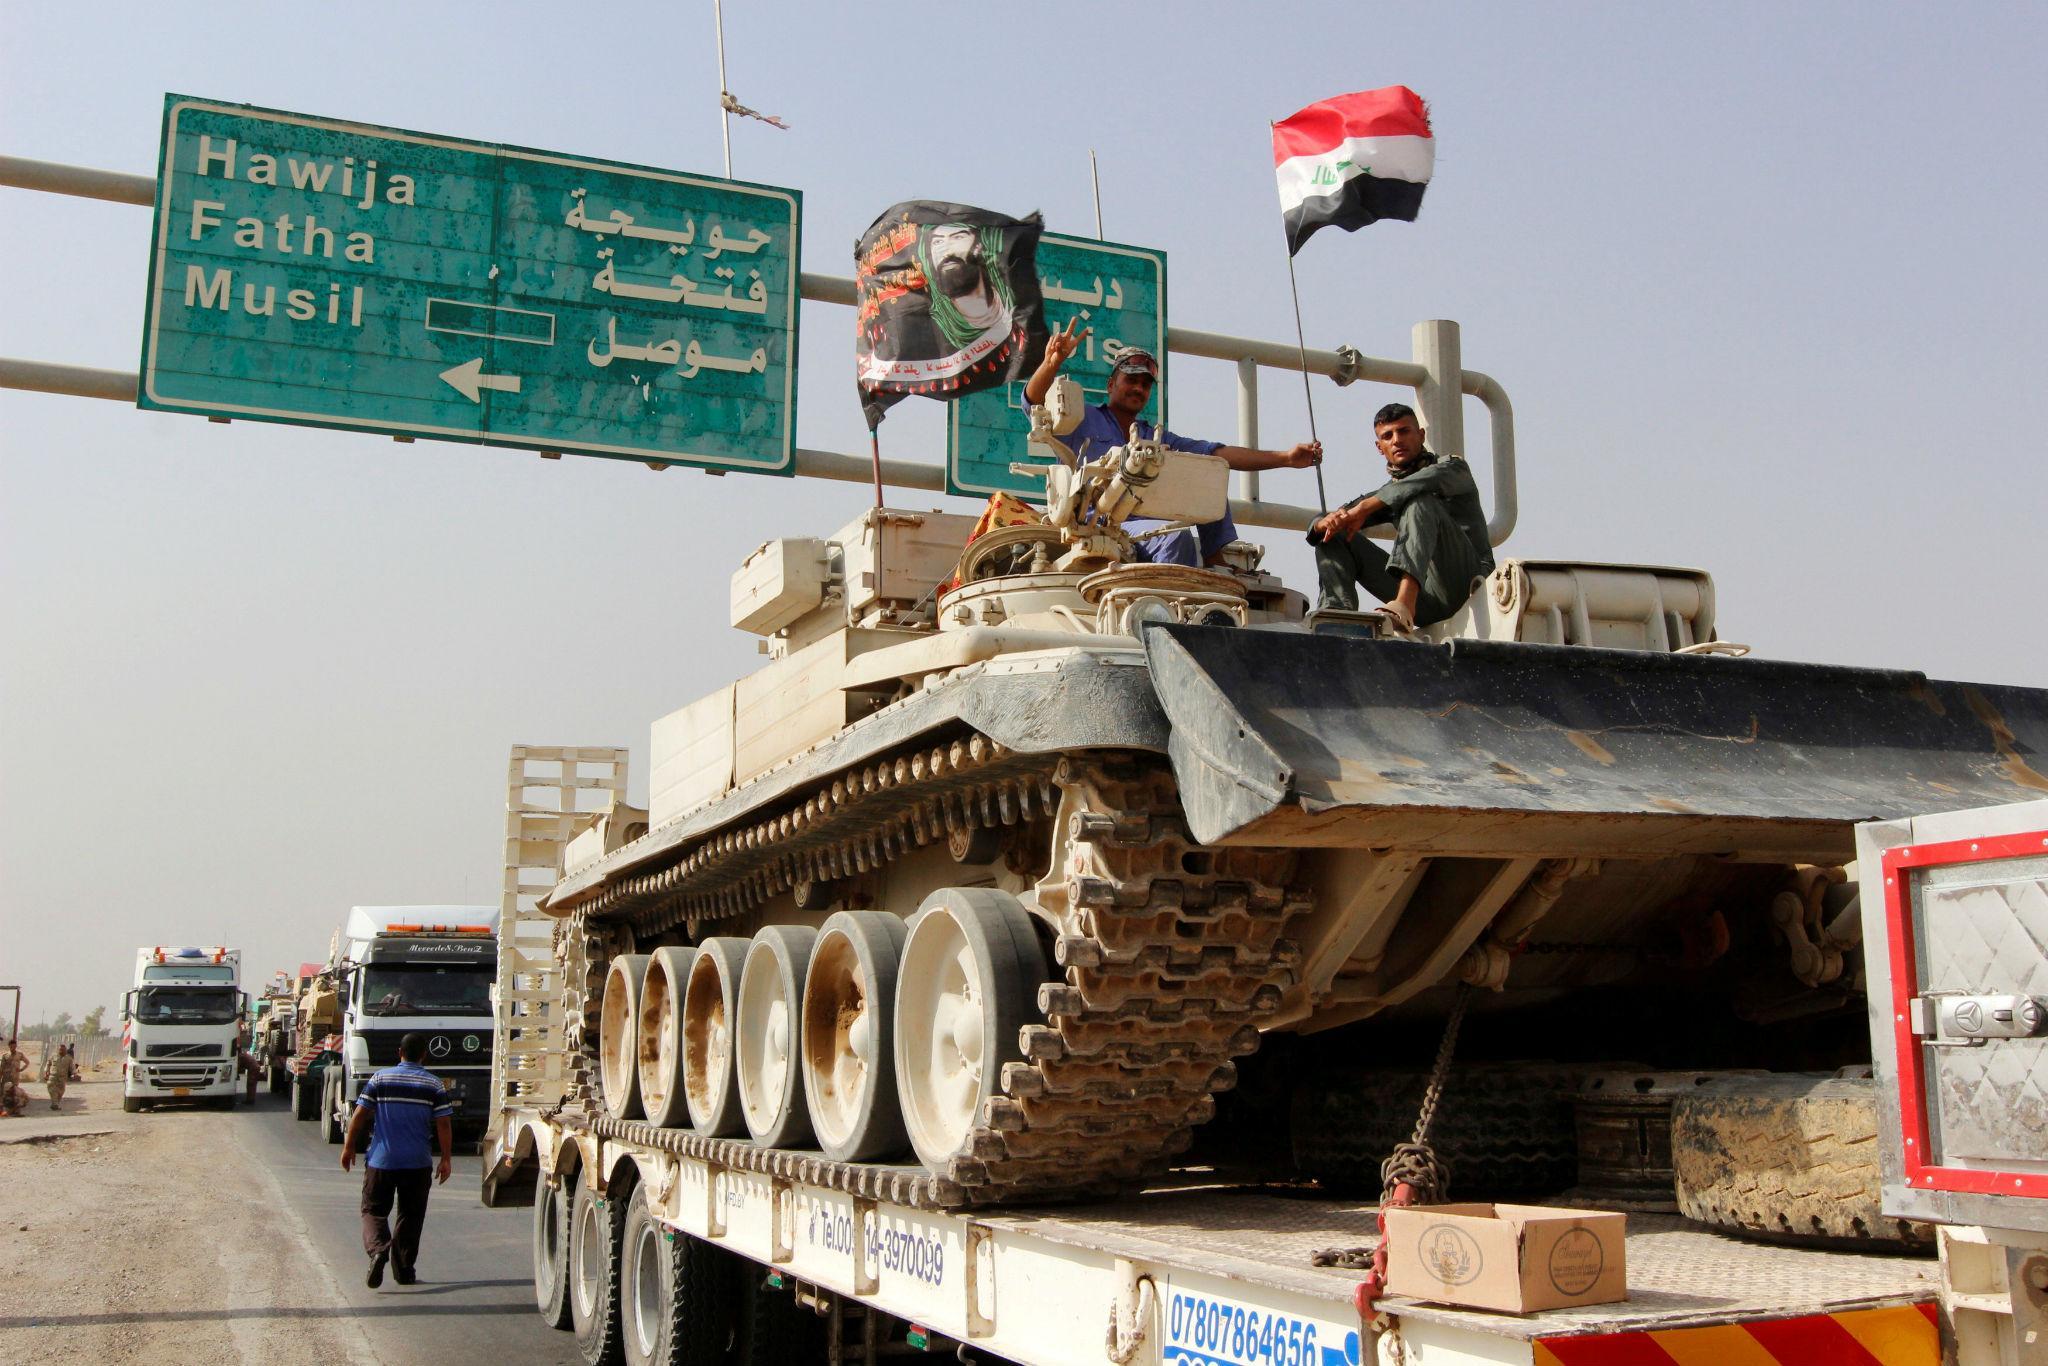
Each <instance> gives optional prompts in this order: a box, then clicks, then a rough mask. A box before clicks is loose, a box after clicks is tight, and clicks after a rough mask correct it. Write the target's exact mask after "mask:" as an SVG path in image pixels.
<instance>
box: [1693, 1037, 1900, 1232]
mask: <svg viewBox="0 0 2048 1366" xmlns="http://www.w3.org/2000/svg"><path fill="white" fill-rule="evenodd" d="M1671 1157H1672V1169H1673V1171H1674V1172H1675V1173H1676V1185H1677V1188H1678V1209H1679V1212H1680V1213H1681V1214H1683V1215H1684V1216H1685V1217H1686V1218H1688V1219H1691V1220H1692V1221H1694V1222H1695V1223H1700V1224H1706V1225H1709V1226H1710V1227H1713V1228H1718V1229H1725V1230H1727V1231H1728V1232H1730V1233H1738V1234H1741V1235H1743V1236H1745V1237H1750V1238H1757V1239H1761V1240H1763V1241H1766V1242H1773V1243H1797V1244H1803V1245H1806V1246H1812V1247H1836V1248H1847V1249H1857V1248H1862V1249H1870V1248H1886V1249H1890V1250H1893V1251H1908V1250H1912V1251H1932V1250H1933V1247H1934V1230H1933V1228H1932V1226H1930V1225H1927V1224H1922V1223H1916V1222H1914V1221H1912V1220H1909V1219H1899V1218H1894V1217H1892V1216H1889V1215H1886V1214H1885V1213H1884V1212H1883V1210H1882V1209H1881V1208H1880V1207H1879V1186H1880V1176H1879V1171H1878V1152H1877V1090H1876V1086H1875V1084H1874V1083H1873V1082H1872V1081H1871V1080H1870V1079H1869V1078H1868V1077H1840V1076H1835V1075H1833V1074H1831V1073H1818V1074H1816V1073H1779V1074H1777V1075H1763V1076H1748V1077H1730V1078H1727V1079H1725V1080H1721V1081H1716V1082H1713V1083H1711V1084H1709V1085H1706V1086H1702V1087H1700V1088H1699V1089H1697V1090H1695V1091H1691V1092H1688V1093H1686V1094H1684V1095H1681V1096H1679V1097H1678V1098H1677V1099H1676V1100H1674V1101H1673V1102H1672V1107H1671Z"/></svg>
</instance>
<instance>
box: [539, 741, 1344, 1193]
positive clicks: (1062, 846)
mask: <svg viewBox="0 0 2048 1366" xmlns="http://www.w3.org/2000/svg"><path fill="white" fill-rule="evenodd" d="M1039 821H1049V822H1051V823H1052V834H1053V839H1052V847H1053V851H1054V855H1055V860H1056V863H1055V866H1054V868H1053V869H1052V870H1051V872H1050V873H1049V874H1048V875H1047V876H1046V877H1045V879H1044V880H1043V881H1041V882H1040V884H1039V886H1038V901H1039V905H1040V908H1041V909H1042V910H1043V911H1045V912H1046V913H1047V914H1048V915H1049V916H1050V917H1051V919H1052V921H1053V922H1054V923H1055V924H1056V925H1057V926H1058V929H1057V932H1056V933H1055V934H1054V935H1053V936H1052V957H1053V960H1054V963H1055V964H1056V965H1057V967H1058V969H1059V970H1060V975H1061V980H1058V981H1051V982H1047V983H1045V984H1043V985H1042V986H1041V987H1040V988H1039V993H1038V1005H1039V1008H1040V1010H1041V1011H1042V1012H1043V1013H1044V1015H1045V1017H1046V1023H1044V1024H1031V1025H1027V1026H1025V1028H1024V1029H1023V1031H1022V1038H1021V1046H1022V1052H1023V1055H1024V1060H1023V1061H1022V1062H1012V1063H1009V1064H1007V1065H1006V1066H1005V1067H1004V1068H1003V1071H1002V1075H1001V1078H1000V1083H1001V1089H1000V1094H997V1095H994V1096H992V1097H990V1098H989V1100H988V1101H987V1102H985V1104H984V1107H983V1113H982V1115H981V1122H980V1123H979V1124H978V1125H977V1127H976V1129H975V1131H974V1132H973V1134H972V1135H971V1137H970V1141H969V1143H968V1146H967V1151H966V1153H965V1155H963V1156H959V1157H956V1158H954V1159H953V1160H952V1162H951V1163H950V1164H949V1166H948V1169H947V1170H946V1171H944V1172H941V1173H935V1174H934V1175H935V1177H937V1178H938V1179H937V1180H935V1181H934V1182H933V1184H932V1187H931V1194H932V1196H933V1197H934V1198H935V1199H937V1200H938V1201H939V1202H940V1203H944V1204H949V1205H950V1204H958V1205H977V1204H994V1203H1000V1202H1005V1201H1016V1200H1024V1199H1046V1198H1074V1197H1079V1196H1087V1195H1095V1194H1100V1193H1105V1192H1107V1191H1110V1190H1113V1189H1116V1188H1118V1187H1121V1186H1125V1185H1128V1184H1129V1183H1130V1182H1132V1181H1135V1180H1137V1179H1139V1178H1141V1177H1143V1176H1145V1175H1146V1174H1148V1173H1150V1172H1153V1171H1156V1170H1158V1169H1160V1168H1162V1167H1163V1166H1164V1165H1165V1164H1166V1162H1167V1161H1168V1160H1169V1159H1171V1158H1172V1157H1174V1156H1177V1155H1178V1154H1180V1153H1182V1152H1184V1151H1186V1149H1187V1147H1188V1145H1189V1144H1190V1143H1191V1142H1192V1140H1193V1132H1194V1129H1195V1127H1196V1126H1197V1125H1199V1124H1201V1123H1203V1122H1204V1121H1206V1120H1207V1119H1208V1118H1209V1117H1210V1116H1211V1115H1212V1114H1213V1113H1214V1111H1215V1100H1214V1095H1215V1093H1217V1092H1220V1091H1225V1090H1228V1089H1230V1087H1231V1086H1233V1085H1234V1084H1235V1083H1236V1067H1235V1064H1234V1061H1233V1060H1234V1059H1236V1058H1238V1057H1242V1056H1244V1055H1246V1054H1248V1053H1250V1052H1252V1051H1253V1050H1254V1049H1256V1048H1257V1047H1258V1039H1259V1035H1258V1029H1257V1025H1256V1021H1257V1020H1258V1019H1259V1018H1261V1017H1262V1016H1264V1015H1267V1014H1270V1013H1271V1012H1272V1011H1273V1010H1274V1009H1275V1008H1276V1007H1277V1006H1278V1005H1279V1003H1280V999H1281V996H1282V993H1283V992H1284V991H1285V990H1286V988H1287V987H1289V986H1291V985H1292V984H1293V981H1294V974H1295V970H1296V968H1297V967H1298V966H1299V963H1300V958H1301V954H1300V949H1299V947H1298V946H1297V945H1295V944H1293V943H1292V942H1290V941H1288V940H1287V939H1285V938H1283V932H1284V930H1285V928H1286V924H1287V922H1288V920H1289V919H1290V918H1291V917H1293V916H1294V915H1296V914H1299V913H1301V912H1303V911H1305V910H1307V909H1308V906H1309V902H1308V898H1307V896H1306V895H1305V894H1304V893H1302V892H1300V891H1298V890H1296V889H1295V888H1293V887H1292V886H1291V882H1292V878H1293V875H1294V866H1295V855H1294V854H1293V853H1292V851H1287V850H1266V849H1252V848H1246V849H1238V848H1228V849H1226V848H1210V847H1205V846H1201V845H1197V844H1195V843H1194V842H1193V841H1192V839H1191V838H1190V836H1189V835H1188V832H1187V828H1186V825H1185V823H1184V821H1183V820H1182V818H1181V814H1180V805H1179V799H1178V795H1177V790H1176V788H1175V784H1174V780H1173V775H1172V771H1171V769H1170V768H1169V767H1168V766H1167V764H1166V761H1165V760H1163V759H1159V758H1156V757H1153V756H1146V755H1128V754H1111V755H1107V756H1076V755H1067V756H1058V755H1022V754H1017V753H1015V752H1013V751H1010V750H1008V749H1006V748H1004V747H1003V746H1001V745H999V744H997V743H996V742H994V741H992V740H989V739H988V738H987V737H985V736H981V735H971V736H966V737H963V738H961V739H958V740H955V741H952V742H950V743H947V744H941V745H938V746H934V747H931V748H923V747H920V748H919V749H918V750H917V751H916V752H914V753H910V754H905V755H901V756H897V757H894V758H891V759H886V760H881V761H877V762H876V763H874V764H870V765H867V766H865V767H863V768H861V769H858V770H855V771H853V772H850V773H848V774H845V775H842V776H841V777H839V778H835V779H834V780H833V781H832V782H831V784H830V785H829V786H827V787H821V788H820V789H819V790H817V791H815V792H813V793H811V794H809V795H807V796H805V797H804V798H802V799H801V801H799V802H796V803H793V804H791V805H790V806H788V807H787V808H786V809H785V810H783V811H781V812H779V813H777V814H775V815H772V816H766V817H763V818H761V819H759V820H755V821H752V822H749V823H746V824H744V825H740V826H737V827H734V828H732V829H729V830H726V831H724V832H720V833H718V834H715V835H711V836H709V837H707V838H706V839H705V840H703V841H701V842H699V843H698V844H696V845H694V846H691V847H689V848H687V849H686V850H684V851H683V852H682V853H681V855H680V857H679V858H678V859H677V860H676V861H675V862H674V863H672V864H671V865H670V866H668V867H665V868H663V869H660V870H658V871H654V872H650V873H645V874H639V875H636V876H633V877H629V878H623V879H620V880H619V881H617V882H614V883H611V884H607V885H606V886H605V887H603V888H602V889H600V890H598V891H596V892H595V893H593V894H592V895H591V896H589V897H586V898H584V899H582V900H580V901H579V902H578V903H577V904H576V905H575V906H574V907H573V908H572V909H573V922H572V923H574V924H576V925H577V927H578V928H579V929H584V927H587V930H586V931H585V934H584V935H578V936H576V937H577V938H578V941H579V942H578V947H579V948H581V947H583V946H584V945H585V944H587V945H588V946H589V947H588V950H587V951H588V952H589V953H591V954H592V956H593V957H595V955H596V954H597V953H598V952H599V951H600V950H599V946H598V944H597V942H596V941H597V939H598V937H599V933H600V925H602V924H604V923H607V922H608V923H611V924H618V923H619V922H621V921H623V922H625V924H626V925H630V926H631V928H632V930H633V931H634V932H635V933H636V934H637V935H639V936H653V935H656V934H660V933H662V932H664V931H666V930H669V929H672V928H674V927H675V926H677V925H680V924H683V923H684V922H685V921H696V922H700V923H703V922H714V921H720V920H726V919H731V918H734V917H740V916H745V915H748V914H749V913H751V912H752V911H754V910H756V909H758V908H760V907H761V906H762V905H764V904H765V903H766V902H767V901H769V900H770V899H771V898H773V897H775V896H778V895H780V894H781V893H783V892H785V891H796V892H798V893H799V895H800V896H801V895H802V894H803V892H804V891H805V884H810V885H811V886H813V887H816V886H828V885H829V884H832V883H835V882H840V881H843V880H845V879H848V878H852V877H856V876H858V875H860V874H862V873H866V872H869V871H871V870H874V869H878V868H880V867H882V866H883V865H885V864H886V863H888V862H889V861H891V860H893V859H895V858H897V857H899V856H901V855H902V854H903V853H905V852H907V851H909V850H911V849H915V848H919V847H922V846H924V845H927V844H930V843H933V842H936V841H944V840H947V839H949V838H961V837H965V836H966V835H970V834H972V832H974V831H975V830H978V829H985V828H995V827H1011V826H1016V825H1019V824H1026V823H1033V822H1039ZM693 932H694V930H693ZM586 935H587V937H586ZM594 976H595V974H594V973H593V974H591V978H594ZM571 977H572V990H573V988H574V985H575V983H576V982H577V981H578V980H586V981H587V980H590V979H591V978H583V979H577V978H576V975H575V974H573V973H572V974H571ZM572 1011H573V1007H572ZM585 1070H586V1069H583V1068H578V1069H577V1071H578V1073H579V1074H580V1073H583V1072H584V1071H585ZM578 1080H579V1081H580V1080H582V1077H581V1076H579V1078H578ZM571 1091H572V1093H573V1095H574V1099H575V1100H576V1101H578V1102H581V1103H582V1105H583V1106H585V1107H587V1108H588V1109H589V1110H590V1112H591V1113H593V1114H595V1113H599V1112H601V1108H602V1107H601V1106H600V1105H598V1104H596V1097H595V1095H594V1093H593V1091H592V1089H591V1087H590V1086H588V1085H572V1087H571Z"/></svg>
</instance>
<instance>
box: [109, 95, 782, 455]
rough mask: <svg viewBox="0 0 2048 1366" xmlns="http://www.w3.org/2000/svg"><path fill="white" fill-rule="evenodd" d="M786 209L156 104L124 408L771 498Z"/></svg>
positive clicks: (671, 175)
mask: <svg viewBox="0 0 2048 1366" xmlns="http://www.w3.org/2000/svg"><path fill="white" fill-rule="evenodd" d="M801 205H802V196H801V195H800V194H799V193H798V192H797V191H795V190H784V189H777V188H775V187H772V186H766V185H750V184H745V183H742V182H739V181H732V180H720V179H717V178H715V177H708V176H697V175H686V174H683V173H681V172H677V171H661V170H654V169H650V168H647V167H642V166H629V165H625V164H622V163H619V162H612V161H600V160H597V159H595V158H591V157H572V156H563V155H559V154H556V153H552V152H536V151H530V150H527V149H525V148H519V147H506V146H499V145H495V144H488V143H474V142H460V141H456V140H454V139H450V138H441V137H431V136H426V135H423V134H419V133H410V132H405V131H402V130H399V129H393V128H377V127H371V126H367V125H364V124H357V123H347V122H342V121H339V120H335V119H321V118H311V117H308V116H306V115H301V114H287V113H280V112H277V111H275V110H269V109H256V108H252V107H249V106H247V105H238V104H222V103H218V102H215V101H210V100H199V99H191V98H188V97H185V96H180V95H168V96H166V97H165V99H164V130H163V151H162V160H161V162H160V163H159V167H158V171H157V190H156V230H155V238H154V249H153V251H152V254H151V257H150V271H149V303H148V309H147V315H146V316H147V321H146V323H145V326H144V329H143V338H142V385H141V392H140V394H139V397H138V401H139V403H140V404H141V406H142V407H144V408H156V409H162V410H164V411H168V412H183V413H204V414H207V415H209V416H215V417H237V418H254V419H259V420H263V421H272V422H295V423H305V424H310V425H314V426H324V427H342V428H349V429H354V430H361V431H373V432H383V433H388V434H390V435H393V436H403V437H418V436H424V437H434V438H438V439H443V440H449V441H478V442H490V443H493V444H497V445H507V446H524V447H529V448H534V449H540V450H560V451H580V452H583V453H585V454H590V455H603V456H614V457H617V458H620V459H632V460H649V461H660V462H672V463H680V464H692V465H705V466H711V467H714V468H719V469H741V470H754V471H757V472H761V473H772V474H788V473H790V472H791V471H792V468H793V464H794V458H795V450H796V345H797V287H798V278H797V277H798V271H799V266H798V242H799V215H800V210H801Z"/></svg>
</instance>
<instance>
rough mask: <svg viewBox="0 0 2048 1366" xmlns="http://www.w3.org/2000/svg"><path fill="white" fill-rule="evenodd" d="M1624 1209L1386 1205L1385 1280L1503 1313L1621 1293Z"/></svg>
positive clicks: (1442, 1300)
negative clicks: (1604, 1211) (1619, 1211)
mask: <svg viewBox="0 0 2048 1366" xmlns="http://www.w3.org/2000/svg"><path fill="white" fill-rule="evenodd" d="M1627 1225H1628V1216H1627V1215H1625V1214H1601V1213H1593V1212H1589V1211H1587V1210H1576V1209H1555V1208H1552V1207H1550V1206H1547V1205H1479V1204H1470V1205H1416V1206H1412V1207H1410V1208H1405V1209H1401V1208H1396V1209H1390V1210H1388V1211H1387V1233H1386V1236H1387V1242H1388V1253H1387V1289H1388V1291H1390V1292H1391V1293H1393V1294H1396V1295H1406V1296H1408V1297H1410V1298H1411V1299H1418V1300H1432V1301H1434V1302H1436V1303H1438V1304H1456V1305H1463V1306H1465V1307H1467V1308H1471V1309H1500V1310H1505V1311H1506V1312H1508V1313H1510V1314H1527V1313H1533V1312H1535V1311H1536V1310H1539V1309H1565V1308H1570V1307H1572V1306H1576V1305H1584V1304H1611V1303H1613V1302H1615V1301H1617V1300H1625V1299H1627V1298H1628V1273H1627V1268H1626V1266H1625V1265H1624V1263H1625V1261H1626V1257H1625V1255H1624V1252H1623V1239H1624V1237H1625V1236H1626V1234H1627Z"/></svg>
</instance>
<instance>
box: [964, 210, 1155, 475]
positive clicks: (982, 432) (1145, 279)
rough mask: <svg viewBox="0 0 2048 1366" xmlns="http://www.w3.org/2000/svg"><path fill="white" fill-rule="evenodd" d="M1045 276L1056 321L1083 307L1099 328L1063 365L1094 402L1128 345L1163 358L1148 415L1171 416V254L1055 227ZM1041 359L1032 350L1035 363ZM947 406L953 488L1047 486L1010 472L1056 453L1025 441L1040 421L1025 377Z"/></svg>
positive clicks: (1056, 324) (1043, 257)
mask: <svg viewBox="0 0 2048 1366" xmlns="http://www.w3.org/2000/svg"><path fill="white" fill-rule="evenodd" d="M1038 278H1039V286H1040V288H1041V289H1042V290H1043V291H1044V294H1045V322H1046V326H1047V327H1049V328H1051V329H1052V330H1053V331H1058V330H1059V329H1060V328H1062V327H1065V326H1066V325H1067V321H1068V319H1070V318H1073V317H1074V316H1076V315H1077V314H1078V315H1079V316H1080V318H1081V321H1082V325H1083V326H1085V327H1087V328H1089V329H1090V333H1089V337H1088V340H1087V341H1085V342H1083V343H1082V345H1081V349H1080V350H1079V351H1077V352H1076V353H1075V354H1074V356H1073V358H1072V359H1071V360H1069V361H1068V362H1067V363H1066V365H1065V367H1064V368H1063V370H1062V373H1064V374H1066V375H1068V376H1070V377H1072V379H1073V380H1074V382H1075V383H1077V384H1079V385H1080V386H1081V392H1082V393H1083V394H1084V395H1086V396H1087V399H1088V401H1089V402H1090V403H1100V402H1102V400H1103V398H1104V396H1105V393H1106V391H1107V386H1108V383H1109V367H1110V366H1111V365H1112V364H1114V363H1115V361H1116V358H1117V357H1118V356H1120V355H1122V354H1123V353H1124V351H1126V350H1127V349H1129V348H1131V347H1134V346H1135V347H1142V348H1143V349H1145V350H1147V351H1150V352H1151V353H1152V354H1153V355H1154V356H1155V357H1157V358H1158V361H1159V383H1158V384H1156V385H1154V386H1153V390H1152V399H1151V402H1149V403H1148V404H1146V406H1145V411H1144V413H1143V414H1142V416H1143V418H1144V420H1145V421H1147V422H1159V423H1164V422H1165V421H1166V377H1167V376H1166V253H1165V252H1163V251H1154V250H1152V249H1151V248H1149V247H1129V246H1124V245H1122V244H1120V243H1116V242H1098V241H1096V240H1094V239H1093V238H1087V237H1067V236H1064V235H1063V234H1060V233H1055V232H1049V233H1046V234H1045V235H1044V236H1043V237H1042V238H1040V239H1039V243H1038ZM1037 362H1038V358H1037V357H1036V356H1034V357H1032V367H1033V368H1036V366H1037ZM948 408H949V411H948V412H947V414H946V492H948V493H957V494H967V495H973V496H978V495H981V494H987V493H995V492H998V491H1001V492H1009V493H1022V494H1025V495H1027V496H1031V497H1038V496H1042V495H1043V494H1044V492H1045V481H1044V480H1042V479H1033V478H1027V477H1025V476H1023V475H1018V474H1012V473H1011V472H1010V466H1011V465H1012V464H1013V463H1015V464H1043V463H1045V462H1046V461H1047V460H1048V459H1050V458H1051V457H1049V456H1047V455H1043V454H1041V453H1040V452H1039V451H1038V450H1037V449H1035V448H1033V447H1032V446H1030V445H1029V444H1028V443H1027V442H1026V440H1025V437H1026V435H1027V434H1028V433H1029V432H1030V430H1031V421H1030V418H1029V416H1028V415H1027V413H1026V411H1025V409H1026V405H1025V403H1024V381H1023V380H1021V379H1020V380H1017V381H1015V382H1014V383H1011V384H1007V385H1004V386H1002V387H1001V388H996V389H984V390H982V391H981V392H980V393H978V394H970V395H968V396H967V397H966V398H963V399H956V400H955V401H954V402H952V403H951V404H949V405H948Z"/></svg>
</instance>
